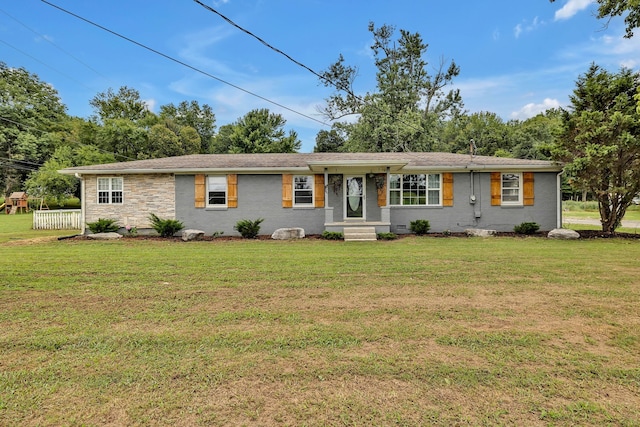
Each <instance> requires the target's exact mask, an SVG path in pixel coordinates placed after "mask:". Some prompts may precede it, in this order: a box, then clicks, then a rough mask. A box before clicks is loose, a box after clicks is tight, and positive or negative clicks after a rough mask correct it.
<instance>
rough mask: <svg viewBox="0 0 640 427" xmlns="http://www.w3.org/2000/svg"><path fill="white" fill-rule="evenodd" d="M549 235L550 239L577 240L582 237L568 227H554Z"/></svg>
mask: <svg viewBox="0 0 640 427" xmlns="http://www.w3.org/2000/svg"><path fill="white" fill-rule="evenodd" d="M547 237H548V238H549V239H559V240H576V239H579V238H580V234H579V233H578V232H577V231H575V230H570V229H568V228H554V229H553V230H551V231H550V232H549V234H547Z"/></svg>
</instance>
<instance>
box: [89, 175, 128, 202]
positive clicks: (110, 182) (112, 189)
mask: <svg viewBox="0 0 640 427" xmlns="http://www.w3.org/2000/svg"><path fill="white" fill-rule="evenodd" d="M101 182H103V183H104V182H107V186H106V188H105V187H104V186H101ZM116 182H117V183H119V185H114V183H116ZM118 187H119V188H118ZM96 190H97V191H96V193H97V194H96V195H97V197H98V199H97V202H98V204H99V205H122V204H123V203H124V179H123V178H122V177H121V176H99V177H98V179H97V180H96ZM101 193H105V196H106V201H103V200H102V199H103V198H102V197H101ZM118 193H120V194H119V195H120V197H119V198H120V200H119V201H115V202H114V199H117V195H118Z"/></svg>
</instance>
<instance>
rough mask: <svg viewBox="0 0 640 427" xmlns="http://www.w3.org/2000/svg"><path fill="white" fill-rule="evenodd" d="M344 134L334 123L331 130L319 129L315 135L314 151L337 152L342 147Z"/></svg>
mask: <svg viewBox="0 0 640 427" xmlns="http://www.w3.org/2000/svg"><path fill="white" fill-rule="evenodd" d="M344 142H345V141H344V136H343V132H341V130H340V127H339V126H337V125H334V126H333V128H332V129H331V130H321V131H320V132H318V134H317V135H316V145H315V147H313V152H314V153H339V152H341V151H342V148H343V147H344Z"/></svg>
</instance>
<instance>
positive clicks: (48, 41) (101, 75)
mask: <svg viewBox="0 0 640 427" xmlns="http://www.w3.org/2000/svg"><path fill="white" fill-rule="evenodd" d="M0 12H2V13H3V14H5V15H6V16H8V17H9V18H11V19H13V20H14V21H15V22H17V23H18V24H20V25H22V26H23V27H24V28H26V29H27V30H29V31H31V32H32V33H33V34H35V35H36V36H38V37H39V38H41V39H42V40H44V41H46V42H47V43H49V44H51V45H52V46H54V47H55V48H56V49H58V50H59V51H60V52H62V53H64V54H65V55H67V56H69V57H70V58H72V59H73V60H75V61H76V62H78V63H79V64H82V65H84V66H85V67H86V68H87V69H89V70H91V71H93V72H94V73H96V74H97V75H98V76H100V77H102V78H104V79H106V80H109V81H111V79H110V78H109V77H107V76H105V75H104V74H102V73H101V72H100V71H98V70H96V69H95V68H93V67H92V66H90V65H89V64H87V63H86V62H84V61H82V60H81V59H79V58H78V57H76V56H75V55H73V54H72V53H70V52H68V51H66V50H65V49H63V48H62V47H61V46H59V45H58V44H56V43H55V42H53V40H51V38H50V37H47V36H45V35H44V34H40V33H39V32H38V31H36V30H34V29H33V28H31V27H29V26H28V25H27V24H25V23H24V22H22V21H20V20H19V19H18V18H16V17H15V16H12V15H11V14H9V13H8V12H7V11H5V10H3V9H0Z"/></svg>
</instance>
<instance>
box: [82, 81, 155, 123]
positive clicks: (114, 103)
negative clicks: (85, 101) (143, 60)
mask: <svg viewBox="0 0 640 427" xmlns="http://www.w3.org/2000/svg"><path fill="white" fill-rule="evenodd" d="M89 104H90V105H91V106H92V107H93V108H94V110H95V112H96V114H97V115H98V117H99V118H100V120H101V121H102V122H103V123H104V122H106V121H107V120H118V119H125V120H130V121H132V122H138V121H140V120H142V119H144V118H146V117H147V115H148V114H149V113H150V111H149V108H148V107H147V104H146V103H145V102H144V101H143V100H142V99H141V98H140V92H138V91H137V90H135V89H132V88H129V87H127V86H122V87H120V89H118V92H117V93H115V92H113V89H111V88H109V89H107V91H106V92H100V93H98V94H97V95H96V96H94V97H93V98H92V99H91V100H90V101H89Z"/></svg>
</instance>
